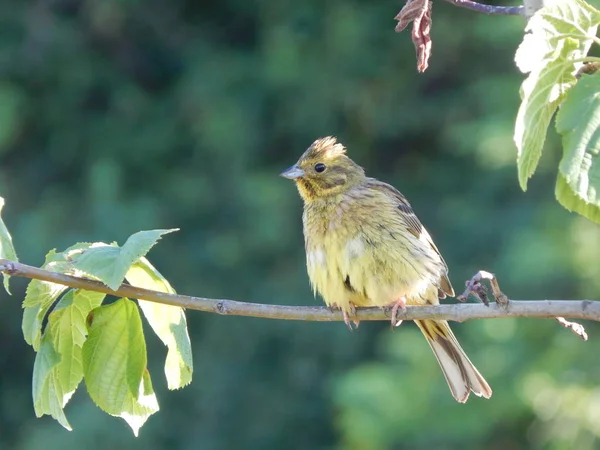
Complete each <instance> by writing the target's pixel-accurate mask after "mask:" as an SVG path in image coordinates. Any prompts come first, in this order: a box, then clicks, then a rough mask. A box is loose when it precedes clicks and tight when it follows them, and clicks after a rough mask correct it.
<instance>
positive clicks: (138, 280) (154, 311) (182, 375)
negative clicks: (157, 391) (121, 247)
mask: <svg viewBox="0 0 600 450" xmlns="http://www.w3.org/2000/svg"><path fill="white" fill-rule="evenodd" d="M126 279H127V281H128V282H129V284H131V285H133V286H137V287H142V288H145V289H152V290H155V291H161V292H167V293H169V294H175V289H173V288H172V287H171V285H170V284H169V282H168V281H167V280H166V279H165V278H164V277H163V276H162V275H161V274H160V272H158V270H156V269H155V268H154V266H152V264H150V262H149V261H148V260H147V259H146V258H141V259H140V260H139V261H138V262H137V263H135V264H134V265H133V266H131V268H130V269H129V271H128V272H127V276H126ZM138 302H139V305H140V308H141V309H142V312H143V313H144V316H145V317H146V319H147V320H148V323H149V324H150V326H151V327H152V329H153V330H154V332H155V333H156V335H157V336H158V337H159V338H160V340H161V341H162V342H163V344H165V345H166V346H167V348H168V353H167V358H166V361H165V376H166V378H167V385H168V387H169V389H179V388H181V387H183V386H185V385H187V384H189V383H190V382H191V381H192V372H193V361H192V346H191V344H190V337H189V335H188V331H187V322H186V318H185V311H184V310H183V308H179V307H177V306H171V305H164V304H160V303H155V302H148V301H145V300H138Z"/></svg>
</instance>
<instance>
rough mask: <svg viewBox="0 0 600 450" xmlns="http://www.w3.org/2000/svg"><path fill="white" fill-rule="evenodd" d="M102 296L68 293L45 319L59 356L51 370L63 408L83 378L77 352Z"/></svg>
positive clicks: (101, 294) (83, 292)
mask: <svg viewBox="0 0 600 450" xmlns="http://www.w3.org/2000/svg"><path fill="white" fill-rule="evenodd" d="M105 296H106V295H105V294H103V293H101V292H92V291H84V290H81V289H75V290H71V291H69V292H67V293H66V294H65V295H64V296H63V297H62V298H61V299H60V301H59V302H58V303H57V305H56V307H55V309H54V311H52V313H51V314H50V316H49V318H48V329H47V333H49V336H50V339H52V342H53V345H54V349H55V350H56V351H57V352H58V353H59V355H60V362H59V363H58V364H57V365H56V367H55V368H54V369H53V371H55V374H56V382H57V383H58V384H59V386H60V389H61V392H62V393H63V402H62V405H63V406H64V405H65V404H66V403H67V402H68V401H69V399H70V398H71V395H72V394H73V393H74V392H75V389H77V386H78V385H79V383H80V382H81V380H82V378H83V363H82V359H81V358H82V357H81V349H82V346H83V343H84V342H85V339H86V336H87V325H86V319H87V316H88V314H89V313H90V311H91V310H92V309H94V308H97V307H98V306H100V305H101V304H102V300H103V299H104V297H105Z"/></svg>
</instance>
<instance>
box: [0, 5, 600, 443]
mask: <svg viewBox="0 0 600 450" xmlns="http://www.w3.org/2000/svg"><path fill="white" fill-rule="evenodd" d="M401 6H402V2H393V1H390V0H381V1H368V0H361V1H359V0H330V1H317V0H302V1H294V2H292V1H289V0H271V1H244V0H226V1H222V2H208V1H207V2H202V1H192V0H171V1H166V0H147V1H141V0H137V1H136V0H38V1H25V0H3V1H2V2H0V158H1V160H0V162H1V164H0V195H1V196H3V197H5V199H6V207H5V209H4V217H5V221H6V223H7V225H8V226H9V228H10V230H11V232H12V234H13V238H14V243H15V246H16V248H17V251H18V253H19V255H20V257H21V259H22V261H23V262H25V263H28V264H34V265H39V264H41V263H42V262H43V257H44V254H45V253H46V252H47V251H48V250H49V249H51V248H57V249H59V250H62V249H64V248H66V247H67V246H69V245H71V244H73V243H75V242H77V241H92V240H99V241H105V242H111V241H113V240H116V241H118V242H120V243H123V242H124V241H125V239H126V238H127V237H128V236H129V235H130V234H132V233H134V232H136V231H138V230H142V229H154V228H171V227H180V228H181V231H180V232H179V233H176V234H175V235H169V236H167V237H165V238H164V239H163V240H162V241H161V242H160V244H159V245H158V246H157V247H155V248H154V249H153V250H152V251H151V253H150V255H149V257H150V260H151V261H152V262H153V263H154V264H155V265H156V266H157V267H158V268H159V270H161V272H162V273H163V274H164V275H165V276H166V277H167V278H168V279H169V280H170V281H171V283H172V284H173V285H174V286H175V288H176V289H177V290H178V292H180V293H185V294H195V295H199V296H205V297H214V298H231V299H238V300H244V301H257V302H264V303H274V304H275V303H276V304H290V305H293V304H302V305H313V304H318V302H319V300H314V299H313V298H312V295H311V292H310V289H309V285H308V279H307V276H306V273H305V267H304V249H303V241H302V230H301V218H300V215H301V203H300V199H299V198H298V195H297V193H296V190H295V188H294V186H293V185H292V183H290V182H289V181H286V180H284V179H281V178H279V177H277V174H278V173H279V172H280V171H281V170H283V169H284V168H286V167H288V166H289V165H291V164H292V163H293V162H295V160H296V159H297V157H298V156H299V155H300V154H301V153H302V152H303V151H304V149H305V148H306V147H307V146H308V145H310V143H311V142H312V141H313V140H314V139H316V138H317V137H320V136H324V135H329V134H334V135H337V136H338V137H339V138H340V139H341V140H342V142H344V143H345V144H346V145H347V146H348V148H349V154H350V156H351V157H352V158H354V159H355V160H356V161H357V162H358V163H360V164H361V165H363V166H364V167H365V168H366V169H367V172H368V174H370V175H372V176H376V177H378V178H380V179H382V180H385V181H387V182H390V183H392V184H394V185H395V186H396V187H398V188H399V189H400V190H401V191H402V192H403V193H404V194H406V195H407V197H408V198H409V199H410V200H411V202H412V204H413V206H414V208H415V210H416V212H417V214H418V215H419V216H420V217H421V219H422V221H423V222H424V223H425V225H426V226H427V227H428V228H429V229H430V231H431V234H432V235H433V237H434V239H435V241H436V242H437V244H438V246H439V248H440V250H441V251H442V253H443V254H444V257H445V259H446V261H447V262H448V264H449V266H450V268H451V272H450V276H451V279H452V281H453V283H454V285H455V288H456V289H457V290H460V289H461V288H462V286H463V283H464V280H466V279H467V278H469V277H470V276H471V275H472V274H473V273H474V272H475V271H477V270H479V269H487V270H490V271H493V272H495V273H496V274H497V275H498V276H499V279H500V282H501V286H502V287H503V289H504V291H505V292H506V293H507V294H508V295H509V296H510V297H511V298H514V299H544V298H552V299H580V298H592V299H597V298H598V290H599V289H600V269H599V268H598V254H599V252H600V233H599V230H598V227H597V226H595V225H593V224H591V223H590V222H587V221H585V220H584V219H582V218H580V217H578V216H576V215H574V214H569V213H568V212H567V211H565V210H564V209H562V208H561V207H560V206H559V205H558V204H557V203H556V201H555V200H554V197H553V189H554V179H555V176H556V165H557V161H558V159H559V158H560V145H559V142H558V139H557V138H556V137H555V136H554V135H551V137H550V139H549V141H548V142H547V145H546V153H545V155H544V158H543V160H542V163H541V167H540V169H539V170H538V173H537V174H536V176H535V178H534V179H533V181H532V182H531V183H530V188H529V191H528V192H527V193H523V192H521V191H520V190H519V188H518V185H517V179H516V168H515V159H516V150H515V146H514V144H513V142H512V127H513V123H514V117H515V115H516V111H517V107H518V104H519V96H518V87H519V84H520V82H521V80H522V75H521V74H520V73H519V72H518V71H517V69H516V68H515V66H514V63H513V55H514V52H515V50H516V48H517V46H518V44H519V42H520V39H521V37H522V33H523V28H524V20H523V19H522V18H519V17H488V16H485V15H482V14H477V13H474V12H471V11H467V10H463V9H459V8H456V7H454V6H452V5H450V4H448V3H443V2H437V3H436V4H435V6H434V12H433V20H434V22H433V31H432V35H433V42H434V44H433V57H432V60H431V63H430V68H429V70H428V71H427V72H426V73H425V74H423V75H420V74H418V73H417V72H416V68H415V66H416V63H415V56H414V49H413V46H412V43H411V41H410V31H406V32H404V33H402V34H396V33H394V31H393V29H394V25H395V22H394V21H393V20H392V19H393V17H394V15H395V14H396V13H397V12H398V10H399V9H400V7H401ZM12 283H13V296H12V297H8V296H7V295H6V294H4V293H2V294H0V295H1V299H0V342H1V350H0V448H2V449H4V448H6V449H44V450H54V449H84V448H85V449H92V450H94V449H109V448H110V449H112V448H122V449H163V448H171V449H203V450H204V449H205V450H221V449H224V450H230V449H249V450H263V449H264V450H266V449H277V450H279V449H290V450H296V449H322V450H325V449H350V450H387V449H390V450H391V449H433V448H435V449H471V448H473V449H475V448H477V449H503V450H504V449H521V448H532V449H542V448H548V449H584V450H585V449H593V448H598V447H599V446H600V443H598V437H599V436H600V388H599V378H600V357H598V354H599V349H600V344H599V343H598V327H597V326H595V325H594V324H586V325H587V330H588V333H589V335H590V342H588V343H584V342H583V341H581V340H579V339H578V338H577V337H575V336H574V335H573V334H572V333H570V332H568V331H565V330H563V329H562V328H560V327H559V326H558V325H557V324H555V323H554V322H553V321H551V320H526V319H521V320H513V319H510V320H509V319H505V320H487V321H472V322H467V323H463V324H454V326H453V328H454V329H455V330H456V334H457V335H458V337H459V339H460V341H461V342H462V343H463V345H464V347H465V349H466V350H467V352H468V354H469V355H470V357H471V359H472V360H473V361H474V362H475V364H476V365H477V366H478V368H479V369H480V370H481V372H482V373H483V374H484V375H485V376H486V378H487V379H488V381H489V382H490V384H491V385H492V387H493V389H494V396H493V397H492V399H491V400H489V401H484V400H481V399H478V398H472V399H471V400H470V401H469V402H468V403H467V404H465V405H460V404H458V403H456V402H455V401H454V400H453V398H452V397H451V395H450V393H449V391H448V388H447V386H446V383H445V381H444V379H443V376H442V374H441V372H440V371H439V368H438V366H437V363H436V361H435V359H434V357H433V355H432V353H431V352H430V350H429V349H428V346H427V344H426V342H425V340H424V339H423V338H422V336H421V335H420V334H419V332H418V330H417V329H416V327H414V325H413V324H411V323H406V324H405V325H403V326H402V327H401V328H400V329H398V330H397V331H396V332H394V333H392V332H390V330H389V324H388V323H363V324H362V325H361V327H360V329H359V330H358V331H356V332H353V333H350V332H348V331H347V330H346V328H345V327H344V326H343V325H342V324H340V323H300V322H284V321H271V320H260V319H249V318H239V317H220V316H216V315H211V314H204V313H199V312H193V311H190V312H189V313H188V323H189V331H190V336H191V339H192V346H193V351H194V363H195V373H194V380H193V382H192V384H191V386H189V387H187V388H185V389H183V390H181V391H176V392H168V391H167V390H166V387H165V380H164V375H163V373H162V367H161V365H162V363H163V361H164V356H165V354H166V352H165V349H164V347H163V346H162V344H161V343H160V342H159V341H158V339H157V338H156V337H155V336H154V335H153V334H152V333H151V332H150V330H149V329H147V330H146V331H147V332H146V338H147V340H148V343H149V360H150V369H151V373H152V374H153V382H154V383H153V384H154V387H155V389H156V391H157V395H158V397H159V403H160V406H161V411H160V412H159V413H158V414H156V415H155V416H153V417H151V418H150V419H149V421H148V422H147V424H146V425H145V426H144V427H143V428H142V430H141V435H140V437H139V438H137V439H136V438H134V437H133V436H132V434H131V431H130V430H129V429H128V427H127V425H126V424H125V422H123V421H122V420H120V419H117V418H112V417H110V416H107V415H105V414H104V413H102V412H101V411H100V410H99V409H97V408H96V407H95V406H94V405H93V404H92V402H91V401H90V400H89V399H88V398H87V395H86V394H85V389H83V386H82V389H81V390H80V391H79V392H78V393H77V394H76V395H75V396H74V398H73V399H72V400H71V402H70V403H69V405H68V406H67V409H66V413H67V417H68V418H69V420H70V421H71V424H72V425H73V427H74V431H73V432H68V431H65V430H64V429H62V428H61V427H60V426H59V425H58V424H57V423H56V422H55V421H53V420H52V419H50V418H48V417H44V418H43V419H36V418H35V415H34V412H33V406H32V401H31V372H32V367H33V359H34V352H33V350H32V349H31V348H30V347H28V346H27V345H26V344H25V343H24V341H23V338H22V335H21V331H20V322H21V316H20V301H21V299H22V298H23V294H24V287H25V281H24V280H20V279H13V280H12ZM451 301H452V300H451Z"/></svg>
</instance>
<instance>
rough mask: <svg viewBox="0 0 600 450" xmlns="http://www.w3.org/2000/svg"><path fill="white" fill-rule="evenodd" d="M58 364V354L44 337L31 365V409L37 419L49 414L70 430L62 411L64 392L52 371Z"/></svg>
mask: <svg viewBox="0 0 600 450" xmlns="http://www.w3.org/2000/svg"><path fill="white" fill-rule="evenodd" d="M59 363H60V356H59V354H58V353H57V352H56V350H55V348H54V345H53V343H52V341H51V340H50V339H49V338H48V337H46V336H45V337H44V339H42V342H41V345H40V348H39V350H38V352H37V354H36V356H35V362H34V363H33V382H32V394H33V407H34V409H35V415H36V416H37V417H42V416H43V415H44V414H49V415H51V416H52V417H54V418H55V419H56V420H57V421H58V423H60V424H61V425H62V426H63V427H65V428H66V429H67V430H70V429H71V425H69V422H68V421H67V418H66V417H65V413H64V411H63V407H64V403H66V402H64V403H63V397H64V392H63V391H62V389H61V387H60V383H59V382H58V381H57V378H56V371H55V370H54V369H55V368H56V366H57V364H59Z"/></svg>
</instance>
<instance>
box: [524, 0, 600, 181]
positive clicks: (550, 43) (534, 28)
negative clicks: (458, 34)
mask: <svg viewBox="0 0 600 450" xmlns="http://www.w3.org/2000/svg"><path fill="white" fill-rule="evenodd" d="M599 21H600V13H599V12H598V11H597V10H595V9H594V8H592V7H591V6H589V5H588V4H587V3H585V2H583V1H580V0H570V1H568V2H565V1H562V2H554V3H553V4H551V5H549V6H546V7H544V8H542V9H540V10H539V11H537V12H536V14H535V15H534V16H533V17H532V18H531V19H530V21H529V23H528V25H527V29H526V31H529V33H528V34H526V35H525V37H524V39H523V42H522V43H521V45H520V46H519V49H518V50H517V54H516V56H515V62H516V63H517V66H518V67H519V69H521V71H523V72H524V73H529V76H528V77H527V79H525V81H523V84H522V86H521V99H522V102H521V106H520V108H519V112H518V114H517V120H516V124H515V134H514V140H515V143H516V145H517V151H518V153H517V166H518V173H519V183H520V185H521V188H522V189H523V190H526V189H527V180H528V179H529V178H530V177H531V176H532V175H533V173H534V172H535V169H536V168H537V165H538V163H539V160H540V157H541V155H542V149H543V146H544V141H545V139H546V132H547V129H548V125H549V124H550V120H551V119H552V116H553V115H554V112H555V111H556V108H557V107H558V105H559V104H560V102H561V101H562V100H563V97H564V95H565V94H566V93H567V91H568V90H569V89H570V88H571V87H572V86H573V85H574V84H575V81H576V79H575V77H574V73H575V72H576V70H577V68H578V67H579V65H580V63H577V64H576V63H575V62H574V60H576V59H580V58H582V57H584V56H585V55H586V54H587V52H588V51H589V48H590V46H591V44H592V42H593V38H594V36H595V34H596V31H597V27H598V22H599Z"/></svg>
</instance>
